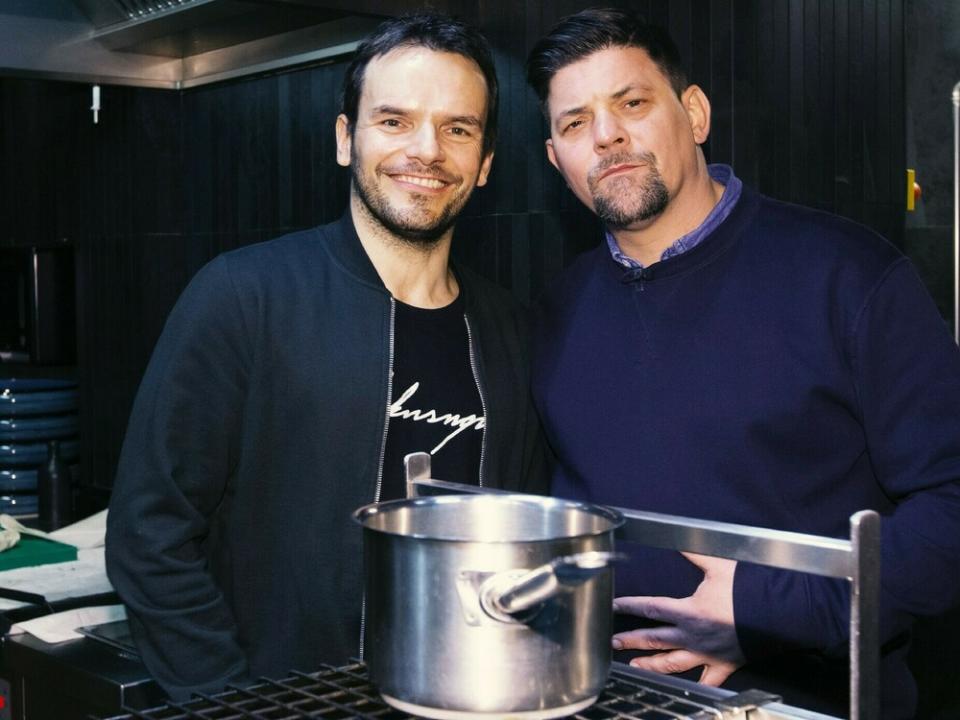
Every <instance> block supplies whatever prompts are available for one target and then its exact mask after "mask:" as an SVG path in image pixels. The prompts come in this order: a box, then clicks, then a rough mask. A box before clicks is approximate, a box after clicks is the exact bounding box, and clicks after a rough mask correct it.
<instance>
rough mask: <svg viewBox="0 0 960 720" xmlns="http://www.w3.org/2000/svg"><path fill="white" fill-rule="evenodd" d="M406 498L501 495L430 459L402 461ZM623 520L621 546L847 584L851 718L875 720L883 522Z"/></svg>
mask: <svg viewBox="0 0 960 720" xmlns="http://www.w3.org/2000/svg"><path fill="white" fill-rule="evenodd" d="M404 463H405V467H406V471H407V495H408V496H409V497H414V496H417V495H441V494H447V493H505V492H506V491H503V490H495V489H492V488H484V487H478V486H476V485H463V484H460V483H454V482H447V481H444V480H435V479H432V478H431V477H430V456H429V455H428V454H427V453H413V454H412V455H408V456H407V457H406V458H405V459H404ZM614 509H615V510H617V511H619V512H620V513H622V514H623V516H624V518H625V520H626V522H625V523H624V524H623V526H622V527H621V528H620V529H619V531H618V532H617V535H616V537H617V538H618V539H620V540H626V541H631V542H637V543H640V544H643V545H650V546H652V547H658V548H663V549H666V550H683V551H687V552H697V553H701V554H704V555H713V556H716V557H724V558H729V559H731V560H738V561H744V562H752V563H758V564H760V565H767V566H770V567H777V568H781V569H784V570H795V571H798V572H806V573H811V574H813V575H820V576H823V577H832V578H844V579H846V580H848V581H849V582H850V585H851V588H850V719H851V720H873V719H874V718H877V717H879V716H880V607H879V597H880V516H879V514H877V513H876V512H874V511H873V510H861V511H860V512H857V513H854V514H853V515H851V516H850V539H849V540H839V539H837V538H829V537H823V536H820V535H807V534H804V533H796V532H786V531H782V530H770V529H768V528H759V527H752V526H749V525H737V524H734V523H724V522H715V521H712V520H699V519H696V518H688V517H681V516H679V515H663V514H660V513H652V512H642V511H640V510H632V509H629V508H614Z"/></svg>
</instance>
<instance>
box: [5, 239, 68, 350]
mask: <svg viewBox="0 0 960 720" xmlns="http://www.w3.org/2000/svg"><path fill="white" fill-rule="evenodd" d="M75 287H76V283H75V276H74V257H73V248H70V247H50V248H40V247H14V248H0V362H14V363H31V364H36V365H72V364H73V363H74V362H75V361H76V292H75Z"/></svg>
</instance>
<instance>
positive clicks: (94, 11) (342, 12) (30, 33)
mask: <svg viewBox="0 0 960 720" xmlns="http://www.w3.org/2000/svg"><path fill="white" fill-rule="evenodd" d="M408 4H409V3H405V2H403V1H402V0H386V1H384V0H43V2H36V0H0V74H14V75H28V76H37V77H45V78H55V79H61V80H78V81H85V82H95V83H102V84H118V85H140V86H147V87H159V88H174V89H176V88H187V87H191V86H195V85H202V84H206V83H210V82H216V81H220V80H226V79H230V78H234V77H239V76H242V75H249V74H253V73H258V72H266V71H270V70H276V69H278V68H283V67H289V66H292V65H301V64H307V63H312V62H317V61H321V60H323V59H326V58H330V57H335V56H337V55H343V54H345V53H349V52H351V51H352V50H353V49H354V48H355V47H356V45H357V44H358V42H359V41H360V40H361V39H362V38H363V37H364V36H365V35H366V34H368V33H369V32H370V31H371V30H372V29H373V28H374V27H375V26H376V25H377V24H378V23H379V22H380V21H381V20H382V19H383V17H385V16H388V15H392V14H397V13H399V12H402V11H403V10H404V9H405V6H407V5H408Z"/></svg>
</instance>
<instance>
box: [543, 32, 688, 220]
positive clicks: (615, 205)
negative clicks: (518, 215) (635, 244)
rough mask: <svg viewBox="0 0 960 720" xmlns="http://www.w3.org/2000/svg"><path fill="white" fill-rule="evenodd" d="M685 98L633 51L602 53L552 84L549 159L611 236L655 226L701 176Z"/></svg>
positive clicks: (563, 70)
mask: <svg viewBox="0 0 960 720" xmlns="http://www.w3.org/2000/svg"><path fill="white" fill-rule="evenodd" d="M691 87H694V86H691ZM685 98H686V93H685V94H684V97H681V98H678V97H677V94H676V92H675V91H674V89H673V88H672V86H671V85H670V81H669V80H668V78H667V77H666V76H665V75H664V74H663V72H662V71H661V70H660V68H659V67H658V66H657V65H656V63H654V62H653V60H651V59H650V56H649V55H648V54H647V52H646V51H645V50H643V49H641V48H636V47H616V46H615V47H610V48H606V49H604V50H599V51H597V52H595V53H593V54H591V55H588V56H587V57H585V58H583V59H581V60H578V61H577V62H574V63H571V64H570V65H567V66H566V67H563V68H561V69H560V70H559V71H557V73H556V75H554V76H553V78H552V79H551V81H550V93H549V96H548V98H547V104H548V110H549V120H550V139H549V140H547V156H548V157H549V159H550V162H551V163H553V165H554V166H555V167H556V168H557V169H558V170H559V171H560V173H561V174H562V175H563V177H564V179H565V180H566V181H567V184H568V185H569V186H570V189H571V190H573V192H574V194H575V195H576V196H577V197H578V198H579V199H580V200H581V202H583V203H584V204H585V205H586V206H587V207H589V208H590V209H591V210H593V211H594V212H595V213H596V214H597V215H598V216H599V217H600V218H601V220H603V221H604V223H605V224H606V225H607V226H608V227H609V228H611V229H620V228H622V229H630V230H632V229H640V228H643V227H645V226H647V225H649V224H650V223H651V222H654V221H655V220H656V218H657V217H658V216H659V215H660V214H661V213H663V211H664V210H665V209H666V208H667V205H668V204H669V203H670V202H671V201H672V200H673V199H674V198H675V197H676V196H677V194H678V193H680V192H682V191H683V184H684V180H685V179H686V178H688V177H690V176H691V173H695V172H696V168H697V162H698V156H697V139H696V138H695V137H694V132H693V130H692V128H691V119H690V117H689V115H688V112H687V110H686V109H685V106H684V101H685Z"/></svg>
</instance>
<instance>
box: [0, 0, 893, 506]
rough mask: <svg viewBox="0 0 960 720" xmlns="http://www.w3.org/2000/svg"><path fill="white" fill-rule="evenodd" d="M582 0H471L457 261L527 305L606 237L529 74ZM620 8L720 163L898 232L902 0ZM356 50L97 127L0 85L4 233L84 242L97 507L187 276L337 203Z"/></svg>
mask: <svg viewBox="0 0 960 720" xmlns="http://www.w3.org/2000/svg"><path fill="white" fill-rule="evenodd" d="M454 4H455V3H454ZM591 4H596V3H590V2H583V1H580V0H558V1H556V2H548V3H547V2H533V1H530V0H519V1H511V2H506V1H504V2H480V1H479V0H462V2H461V3H460V5H459V7H461V8H462V14H463V16H464V17H466V18H469V19H471V20H474V21H476V22H478V23H479V24H480V26H481V28H482V29H483V30H484V31H485V32H486V34H487V35H488V37H489V38H490V40H491V42H492V44H493V45H494V49H495V52H496V61H497V66H498V71H499V74H500V79H501V83H502V88H503V97H502V105H501V113H500V136H501V140H500V142H499V144H498V148H497V158H496V161H495V164H494V172H493V177H492V182H491V184H490V185H489V186H488V187H487V188H484V189H483V190H481V191H480V192H479V193H478V195H477V196H476V197H475V198H474V199H473V200H471V203H470V204H469V206H468V208H467V211H466V215H467V218H468V220H466V221H463V222H461V223H460V226H459V230H458V233H457V240H456V243H455V253H456V254H457V256H459V257H460V258H461V259H462V260H464V261H465V262H467V263H469V264H471V265H473V266H474V267H476V268H477V269H479V270H480V271H481V272H483V273H484V274H486V275H487V276H489V277H491V278H492V279H494V280H496V281H497V282H499V283H501V284H503V285H504V286H506V287H508V288H510V289H512V290H513V292H514V293H515V294H516V295H517V297H519V298H520V299H521V300H523V301H525V302H529V301H530V300H531V299H533V298H535V297H536V296H537V294H538V293H539V292H540V291H541V290H542V288H543V287H544V286H545V285H546V284H547V283H548V282H549V281H550V279H551V278H552V277H554V276H555V275H556V274H557V273H558V272H559V271H560V270H561V269H562V268H563V267H564V265H566V264H567V263H568V262H569V261H570V259H571V258H572V257H573V256H574V255H575V254H576V253H578V252H580V251H582V250H583V249H585V248H587V247H590V246H592V245H593V244H594V243H595V242H596V241H597V239H598V229H597V226H596V223H595V221H594V220H593V218H592V217H591V216H590V214H589V213H587V212H586V211H585V210H584V209H583V208H581V207H580V206H579V204H578V203H577V201H576V200H575V199H574V198H573V196H572V195H571V194H570V193H569V192H568V191H567V190H566V188H565V186H564V185H563V183H562V181H561V180H560V179H559V177H558V175H557V174H556V172H555V171H554V170H553V169H552V167H550V166H549V165H548V164H547V162H546V160H545V157H544V153H543V138H544V125H543V121H542V119H541V117H540V115H539V110H538V108H537V105H536V101H535V98H534V96H533V93H532V92H531V91H530V90H528V89H527V87H526V85H525V83H524V78H523V64H524V60H525V56H526V53H527V51H528V50H529V48H530V47H531V46H532V45H533V43H534V42H535V41H536V39H537V38H538V37H540V35H541V34H542V33H543V32H545V31H546V30H547V29H548V28H549V27H550V26H551V25H552V24H553V23H554V22H555V21H556V20H557V19H559V18H560V17H561V16H563V15H565V14H567V13H570V12H574V11H576V10H578V9H580V8H582V7H586V6H588V5H591ZM615 4H619V5H630V4H632V5H633V6H635V7H637V8H639V9H640V10H642V11H643V12H645V13H646V14H647V15H648V17H649V18H650V19H651V20H653V21H655V22H658V23H660V24H662V25H664V26H666V27H668V28H669V29H670V30H671V32H672V34H673V35H674V36H675V38H676V39H677V41H678V43H679V45H680V47H681V50H682V52H683V54H684V56H685V57H686V58H687V60H688V63H689V68H690V75H691V79H692V80H693V81H694V82H697V83H699V84H700V85H701V86H702V87H703V88H704V89H705V90H706V92H707V94H708V95H709V96H710V98H711V100H712V102H713V108H714V116H713V117H714V122H713V133H712V136H711V139H710V140H709V142H708V144H707V146H706V151H707V155H708V158H709V159H710V160H711V161H714V162H728V163H732V164H733V165H734V167H735V169H736V171H737V173H738V174H739V175H740V177H741V178H742V179H743V180H744V181H745V182H747V183H750V184H752V185H754V186H757V187H759V188H760V190H762V191H764V192H766V193H768V194H770V195H773V196H776V197H779V198H783V199H787V200H793V201H797V202H801V203H804V204H807V205H812V206H815V207H819V208H823V209H826V210H833V211H836V212H839V213H841V214H844V215H847V216H849V217H852V218H854V219H856V220H859V221H861V222H864V223H865V224H868V225H871V226H873V227H875V228H877V229H878V230H879V231H881V232H883V233H884V234H886V235H887V236H888V237H889V238H890V239H891V240H893V241H894V242H899V241H900V237H901V233H902V227H903V214H902V212H903V211H902V207H901V205H902V195H903V193H902V184H903V182H902V176H903V167H904V128H903V117H904V112H903V94H904V89H903V60H904V59H903V38H902V30H901V28H902V22H901V20H902V18H901V15H902V0H877V1H876V2H874V1H871V2H861V1H860V0H736V1H734V0H670V2H667V1H666V0H661V1H655V0H648V1H646V2H635V3H623V2H620V3H615ZM416 5H417V3H415V2H412V3H411V7H414V6H416ZM345 63H346V61H345V60H344V59H340V60H338V61H336V62H332V63H329V64H325V65H322V66H318V67H311V68H305V69H299V70H296V71H291V72H286V73H281V74H275V75H270V76H266V77H255V78H247V79H241V80H237V81H234V82H230V83H224V84H220V85H215V86H205V87H200V88H195V89H191V90H187V91H182V92H174V91H164V90H145V89H136V88H125V87H104V88H103V90H102V106H103V110H102V111H101V113H100V122H99V124H97V125H94V124H93V123H92V115H91V113H90V111H89V109H88V108H89V106H90V89H89V86H87V85H81V84H72V83H62V82H51V81H40V80H24V79H16V78H0V197H2V207H0V246H3V245H30V244H41V245H48V244H60V243H63V244H69V245H72V246H73V247H74V248H75V252H76V258H77V280H78V285H77V286H78V300H77V303H78V304H77V313H78V366H77V374H78V376H79V378H80V381H81V433H82V467H81V481H82V483H83V488H84V493H85V496H86V497H87V498H88V499H89V501H90V502H91V503H92V504H96V503H98V502H99V503H102V502H104V501H105V500H106V496H107V494H108V491H109V487H110V485H111V483H112V477H113V473H114V468H115V466H116V461H117V456H118V452H119V447H120V443H121V441H122V437H123V432H124V428H125V425H126V419H127V415H128V413H129V409H130V404H131V402H132V399H133V395H134V393H135V391H136V388H137V385H138V383H139V381H140V377H141V375H142V372H143V369H144V366H145V364H146V362H147V360H148V358H149V355H150V352H151V349H152V347H153V344H154V342H155V341H156V338H157V336H158V335H159V333H160V330H161V328H162V326H163V322H164V319H165V317H166V315H167V313H168V312H169V310H170V308H171V306H172V304H173V303H174V301H175V299H176V298H177V296H178V294H179V293H180V291H181V290H182V288H183V287H184V285H185V284H186V283H187V281H188V280H189V279H190V277H192V275H193V274H194V273H195V272H196V270H197V269H198V268H199V267H200V266H201V265H202V264H203V263H205V262H206V261H207V260H209V259H210V258H211V257H213V256H214V255H216V254H217V253H219V252H222V251H224V250H227V249H230V248H233V247H237V246H240V245H244V244H247V243H251V242H256V241H259V240H265V239H268V238H270V237H274V236H276V235H279V234H281V233H283V232H286V231H288V230H292V229H296V228H302V227H307V226H311V225H314V224H317V223H321V222H326V221H328V220H331V219H333V218H335V217H336V216H338V215H339V214H340V213H341V212H342V210H343V208H344V206H345V202H346V196H347V188H348V179H347V176H346V173H345V171H344V170H343V169H341V168H339V167H338V166H337V165H336V164H335V162H334V143H333V140H334V135H333V121H334V117H335V107H336V100H337V95H338V91H339V84H340V80H341V76H342V73H343V69H344V67H345ZM0 372H2V370H0Z"/></svg>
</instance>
